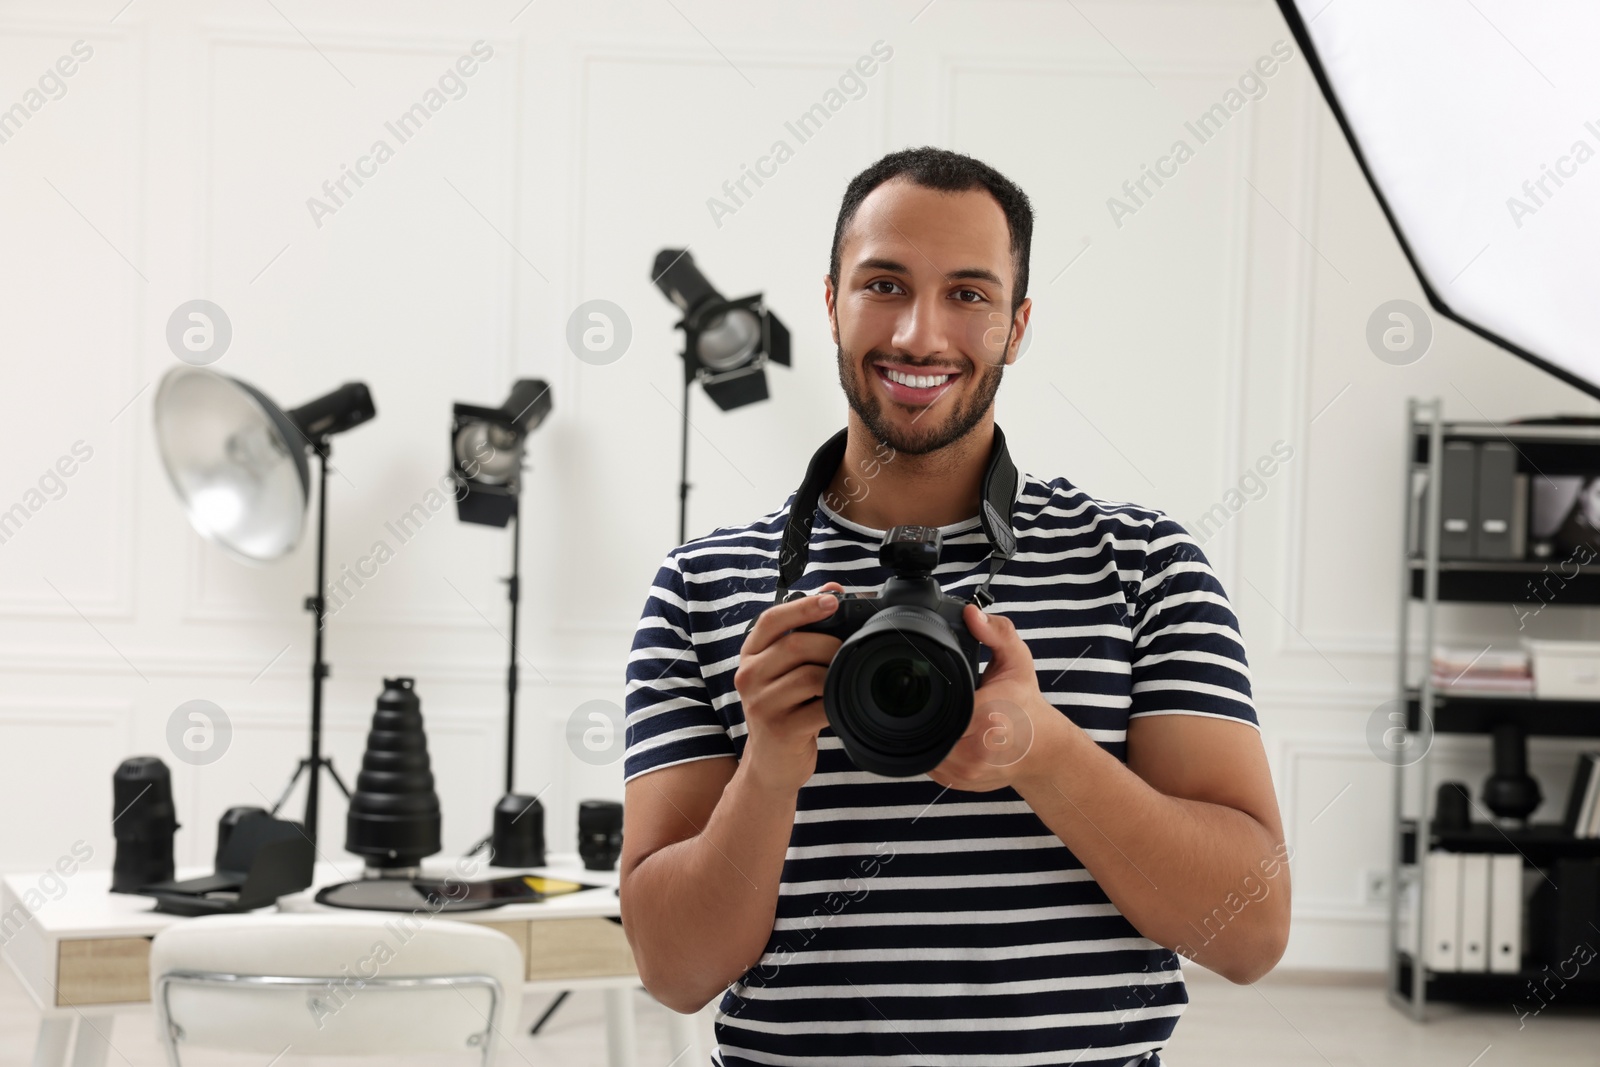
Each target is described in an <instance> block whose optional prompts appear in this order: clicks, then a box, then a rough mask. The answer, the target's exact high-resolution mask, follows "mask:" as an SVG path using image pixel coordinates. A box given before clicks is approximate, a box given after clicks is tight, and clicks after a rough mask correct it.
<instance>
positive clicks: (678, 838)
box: [620, 757, 798, 1014]
mask: <svg viewBox="0 0 1600 1067" xmlns="http://www.w3.org/2000/svg"><path fill="white" fill-rule="evenodd" d="M748 768H749V765H748V764H740V763H739V762H738V761H736V760H734V759H731V758H728V757H723V758H719V759H706V760H696V761H695V762H693V763H682V764H679V765H677V766H675V767H667V768H665V769H663V770H659V771H653V772H651V773H650V774H645V775H641V776H640V777H638V778H635V779H634V780H633V781H631V782H629V783H628V786H627V793H626V799H625V801H624V804H623V812H624V819H625V821H626V823H627V828H626V830H625V831H624V833H623V835H622V861H621V867H620V870H621V874H622V887H623V888H622V901H623V907H622V927H623V930H624V931H625V932H626V933H627V935H628V942H629V944H631V945H632V946H633V956H634V959H635V960H636V961H637V962H638V965H639V977H640V979H641V980H642V981H643V982H644V986H645V988H646V989H648V990H650V993H651V995H652V996H654V997H655V998H656V999H657V1000H659V1001H660V1002H661V1003H663V1004H665V1005H666V1006H667V1007H669V1008H672V1009H673V1010H674V1011H679V1012H683V1013H685V1014H690V1013H693V1012H696V1011H699V1010H700V1009H701V1008H702V1007H704V1006H705V1005H706V1004H707V1003H708V1002H709V1001H710V1000H711V999H712V998H713V997H715V996H716V995H717V994H718V993H720V992H721V991H722V990H723V989H726V988H727V987H728V985H729V983H731V982H733V981H734V980H735V979H737V978H738V977H739V975H741V974H743V973H744V972H745V971H746V970H748V969H749V968H750V967H751V966H753V965H754V964H755V963H756V962H757V961H758V960H759V959H760V958H761V953H762V951H763V950H764V949H765V948H766V944H767V939H768V938H769V937H770V936H771V934H772V923H773V919H774V917H775V916H776V914H777V909H778V877H779V875H780V874H781V873H782V870H783V857H784V852H785V851H786V850H787V848H788V845H789V832H790V829H791V828H792V827H793V825H794V809H795V798H796V796H797V795H798V791H784V790H770V789H766V788H763V786H762V785H761V783H760V782H758V781H754V780H752V776H751V774H750V773H749V770H748Z"/></svg>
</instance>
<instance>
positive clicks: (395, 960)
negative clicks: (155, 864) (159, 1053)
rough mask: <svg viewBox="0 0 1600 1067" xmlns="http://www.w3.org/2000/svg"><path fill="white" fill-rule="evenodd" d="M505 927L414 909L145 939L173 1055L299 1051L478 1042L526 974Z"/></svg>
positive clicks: (259, 919)
mask: <svg viewBox="0 0 1600 1067" xmlns="http://www.w3.org/2000/svg"><path fill="white" fill-rule="evenodd" d="M525 973H526V972H525V970H524V967H523V961H522V952H521V950H520V949H519V948H518V947H517V944H516V942H514V941H512V940H511V938H509V937H507V936H506V935H505V934H502V933H500V932H499V931H498V930H492V929H489V928H487V927H483V926H474V925H471V924H469V923H463V922H453V921H451V920H449V919H441V918H437V917H432V916H428V915H426V914H423V915H413V914H410V913H406V912H394V913H389V914H379V913H362V912H351V913H349V914H341V915H326V914H304V915H302V914H282V913H268V914H263V915H226V916H208V917H205V918H200V919H194V920H192V921H190V922H185V923H180V924H178V925H175V926H170V927H168V928H167V929H165V930H163V931H161V932H160V933H159V934H157V935H156V937H155V940H154V941H153V942H152V943H151V946H150V984H151V997H150V999H151V1002H152V1003H153V1004H154V1005H155V1009H156V1020H157V1021H156V1025H157V1027H158V1032H159V1033H161V1034H162V1035H164V1037H165V1040H166V1045H167V1059H168V1062H169V1063H171V1064H172V1067H181V1065H180V1063H179V1060H178V1049H179V1046H180V1045H182V1046H185V1047H198V1048H215V1049H225V1050H231V1051H235V1052H253V1053H259V1054H263V1055H265V1056H268V1057H277V1056H280V1055H282V1054H284V1053H285V1052H293V1053H294V1054H296V1055H308V1054H309V1055H374V1056H378V1055H386V1054H388V1055H395V1054H416V1053H427V1052H452V1051H455V1052H464V1051H468V1050H475V1051H478V1052H480V1053H481V1054H482V1057H483V1064H484V1067H488V1065H489V1064H490V1063H491V1062H492V1059H493V1052H494V1046H495V1038H496V1037H497V1036H498V1035H500V1034H502V1033H506V1032H513V1031H514V1028H515V1026H516V1021H517V1020H516V1014H517V1010H518V1008H519V1007H520V1004H521V1000H522V980H523V975H524V974H525Z"/></svg>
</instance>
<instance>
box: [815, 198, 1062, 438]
mask: <svg viewBox="0 0 1600 1067" xmlns="http://www.w3.org/2000/svg"><path fill="white" fill-rule="evenodd" d="M1014 283H1015V266H1014V260H1013V258H1012V254H1011V234H1010V230H1009V229H1008V228H1007V226H1006V217H1005V213H1004V212H1003V211H1001V209H1000V205H999V204H998V203H997V202H996V201H995V199H994V197H993V196H991V195H989V193H988V191H987V190H985V189H983V188H982V187H981V186H980V187H975V188H973V189H969V190H965V191H963V192H959V193H948V192H943V191H940V190H936V189H928V188H925V187H923V186H920V185H916V184H915V183H913V182H910V181H907V180H905V179H903V178H895V179H891V180H889V181H887V182H884V183H883V184H882V185H880V186H878V187H877V188H876V189H874V190H873V191H872V192H871V193H870V194H868V195H867V197H866V199H865V200H863V201H862V202H861V206H860V208H859V209H858V210H857V212H856V214H855V217H854V218H853V219H851V221H850V223H849V226H848V228H847V229H846V231H845V234H844V237H843V239H842V240H841V241H840V247H839V283H838V288H837V291H835V289H834V286H833V284H832V283H831V281H830V282H829V283H828V284H827V300H828V312H829V318H830V319H831V321H832V323H833V339H834V343H835V344H836V345H837V346H838V358H839V383H840V384H841V385H842V386H843V387H844V391H845V396H846V397H848V398H849V401H850V407H851V409H852V410H853V411H854V412H855V413H856V416H857V417H858V418H859V419H860V420H861V421H862V422H863V423H865V424H866V426H867V428H868V429H869V430H870V431H871V432H872V434H873V436H875V437H876V438H877V439H878V440H880V441H883V442H884V443H886V444H888V445H889V446H890V447H891V448H893V449H895V451H897V452H903V453H906V454H908V455H924V454H926V453H929V452H934V451H937V450H938V449H940V448H943V447H945V446H946V445H948V444H951V443H952V442H955V441H958V440H960V439H961V438H963V437H965V436H966V435H967V433H968V432H970V431H971V430H972V429H973V427H975V426H977V425H978V424H979V423H980V422H982V421H983V419H984V417H985V416H986V415H987V414H988V412H989V408H990V405H991V404H992V403H993V401H994V396H995V391H996V390H997V389H998V388H999V387H1000V376H1001V374H1002V373H1003V372H1004V370H1005V366H1006V364H1007V363H1010V362H1011V361H1012V360H1014V359H1015V358H1016V352H1017V347H1018V345H1019V344H1020V342H1021V339H1022V332H1023V329H1024V328H1025V327H1026V325H1027V320H1028V314H1029V311H1030V308H1031V301H1028V300H1024V301H1023V302H1022V305H1021V306H1020V307H1019V308H1018V309H1017V313H1016V315H1015V316H1013V315H1012V312H1011V293H1012V286H1013V284H1014Z"/></svg>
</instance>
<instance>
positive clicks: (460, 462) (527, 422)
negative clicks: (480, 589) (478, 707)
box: [450, 378, 551, 866]
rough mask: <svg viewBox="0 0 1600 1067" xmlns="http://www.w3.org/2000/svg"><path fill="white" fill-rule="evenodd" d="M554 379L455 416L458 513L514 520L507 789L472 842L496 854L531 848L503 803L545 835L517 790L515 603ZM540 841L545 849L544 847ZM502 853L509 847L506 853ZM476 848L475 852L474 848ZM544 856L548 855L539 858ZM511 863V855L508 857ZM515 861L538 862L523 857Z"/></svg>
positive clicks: (537, 810) (520, 386) (533, 381)
mask: <svg viewBox="0 0 1600 1067" xmlns="http://www.w3.org/2000/svg"><path fill="white" fill-rule="evenodd" d="M550 410H551V400H550V386H549V384H548V383H546V382H544V381H542V380H541V379H538V378H520V379H518V380H517V382H516V384H515V385H513V386H512V387H511V395H510V396H509V397H507V398H506V402H505V403H504V404H501V405H500V406H499V407H497V408H487V407H480V406H478V405H476V404H457V405H456V406H455V409H454V417H453V418H452V420H451V423H450V462H451V465H452V468H453V470H454V472H455V480H456V484H457V490H456V515H457V517H458V518H460V520H461V521H462V522H470V523H478V524H480V525H484V526H502V527H503V526H506V525H508V524H509V525H510V526H511V576H510V577H509V578H507V579H506V597H507V599H508V600H509V601H510V607H511V637H510V640H509V644H510V645H511V657H510V663H509V665H508V666H507V667H506V791H505V795H504V796H503V797H502V798H501V800H500V803H499V805H498V806H497V808H496V813H497V814H496V820H495V822H494V826H495V827H496V832H494V833H491V835H490V836H489V837H487V838H485V839H484V840H483V841H480V842H479V843H478V844H477V845H475V846H473V849H472V851H473V852H476V851H477V850H478V849H479V848H482V847H483V846H484V844H487V843H491V842H492V843H493V845H494V851H495V854H496V856H499V857H501V858H506V857H508V856H510V855H511V854H513V853H515V854H517V855H526V854H527V850H526V849H522V850H517V849H513V848H512V847H510V841H511V839H510V837H509V836H507V834H506V833H505V832H504V828H505V827H507V826H509V823H506V822H504V821H503V820H501V819H500V818H499V816H498V812H499V811H500V809H502V808H514V809H515V810H516V813H517V820H518V821H519V822H520V821H522V820H523V819H524V818H525V819H526V820H527V821H526V822H524V823H523V825H522V827H521V832H523V833H526V832H528V830H529V827H530V825H531V824H532V823H533V822H534V821H538V823H539V828H538V834H539V836H540V840H541V841H542V840H543V833H544V824H543V819H544V809H543V808H541V807H540V806H539V801H538V799H537V798H535V797H528V796H522V795H521V794H518V793H516V792H515V791H514V790H515V788H516V754H517V685H518V678H517V615H518V611H517V605H518V604H519V603H520V602H521V599H522V550H521V543H522V524H521V522H520V515H521V501H522V466H523V450H524V446H525V444H526V443H527V439H528V435H529V434H531V433H532V432H533V431H534V430H536V429H538V428H539V426H540V425H541V424H542V423H543V422H544V421H545V419H546V418H548V417H549V415H550ZM542 851H543V850H542V847H541V849H540V852H541V854H542ZM502 854H504V855H502ZM469 855H470V853H469ZM541 862H542V860H541ZM509 863H510V861H509V859H507V863H505V864H502V866H505V865H508V864H509ZM515 865H516V866H532V865H533V864H526V863H520V864H515Z"/></svg>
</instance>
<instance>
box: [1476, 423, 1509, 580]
mask: <svg viewBox="0 0 1600 1067" xmlns="http://www.w3.org/2000/svg"><path fill="white" fill-rule="evenodd" d="M1516 483H1517V452H1516V449H1514V448H1512V447H1511V446H1510V445H1508V444H1506V443H1505V442H1503V441H1486V442H1484V443H1483V444H1482V445H1479V446H1478V500H1477V519H1478V521H1477V523H1476V526H1477V529H1476V530H1475V531H1474V532H1475V533H1476V535H1477V540H1476V542H1475V544H1474V546H1473V547H1474V552H1473V555H1474V556H1475V557H1476V558H1478V559H1511V558H1512V551H1511V541H1512V536H1511V531H1512V520H1513V519H1514V518H1515V514H1514V513H1515V507H1514V501H1513V497H1514V494H1515V491H1516Z"/></svg>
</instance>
